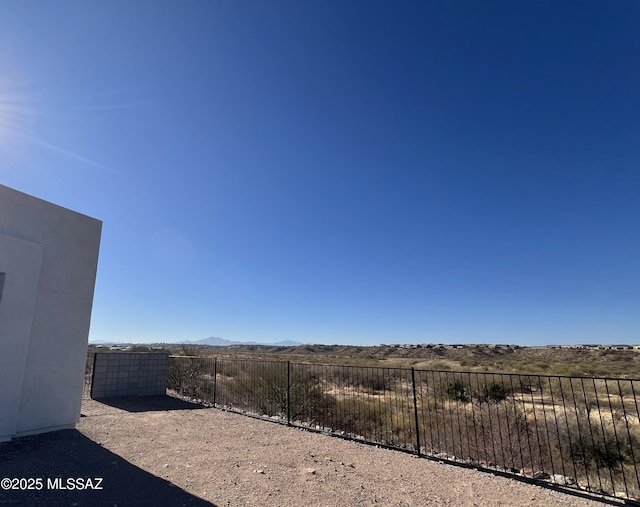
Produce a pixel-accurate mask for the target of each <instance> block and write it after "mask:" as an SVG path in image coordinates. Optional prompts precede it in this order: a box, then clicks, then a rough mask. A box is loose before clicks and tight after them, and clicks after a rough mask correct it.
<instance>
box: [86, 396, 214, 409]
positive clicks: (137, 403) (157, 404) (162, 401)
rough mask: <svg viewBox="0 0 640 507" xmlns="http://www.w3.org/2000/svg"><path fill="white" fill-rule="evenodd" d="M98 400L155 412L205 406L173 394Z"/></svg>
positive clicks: (111, 405) (117, 405)
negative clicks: (175, 396)
mask: <svg viewBox="0 0 640 507" xmlns="http://www.w3.org/2000/svg"><path fill="white" fill-rule="evenodd" d="M96 401H98V402H100V403H102V404H104V405H109V406H110V407H115V408H119V409H121V410H126V411H127V412H154V411H160V410H196V409H200V408H205V407H203V406H202V405H198V404H197V403H190V402H188V401H184V400H181V399H178V398H174V397H173V396H167V395H159V396H118V397H115V398H98V399H96Z"/></svg>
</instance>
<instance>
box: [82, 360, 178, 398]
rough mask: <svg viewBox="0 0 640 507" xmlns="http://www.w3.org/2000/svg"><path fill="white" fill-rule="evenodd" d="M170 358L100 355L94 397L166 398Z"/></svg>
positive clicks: (95, 373)
mask: <svg viewBox="0 0 640 507" xmlns="http://www.w3.org/2000/svg"><path fill="white" fill-rule="evenodd" d="M168 368H169V355H168V354H164V353H153V352H96V354H95V356H94V361H93V379H92V382H91V397H92V398H94V399H101V398H112V397H115V396H154V395H160V394H166V391H167V370H168Z"/></svg>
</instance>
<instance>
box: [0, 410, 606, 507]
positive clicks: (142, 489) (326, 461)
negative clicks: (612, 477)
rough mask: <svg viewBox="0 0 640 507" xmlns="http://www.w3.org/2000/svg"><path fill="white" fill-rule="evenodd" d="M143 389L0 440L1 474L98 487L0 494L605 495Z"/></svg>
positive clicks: (383, 500) (73, 499)
mask: <svg viewBox="0 0 640 507" xmlns="http://www.w3.org/2000/svg"><path fill="white" fill-rule="evenodd" d="M140 400H141V399H137V400H131V399H124V400H118V401H117V402H114V401H111V402H110V405H107V404H104V403H99V402H97V401H94V400H84V401H83V406H82V415H83V417H82V419H81V421H80V423H79V424H78V426H77V430H65V431H60V432H55V433H50V434H48V435H39V436H36V437H26V438H22V439H18V440H16V441H14V442H9V443H5V444H0V476H2V477H7V476H8V477H34V476H37V475H40V476H41V477H44V478H45V481H46V479H47V478H50V477H62V478H67V477H74V476H75V477H79V476H82V477H101V478H103V481H102V484H101V486H102V488H103V489H102V490H83V491H78V490H77V489H76V490H71V491H69V490H67V491H52V490H47V488H44V489H43V490H41V491H28V492H18V491H0V504H3V505H28V506H38V505H47V506H51V505H73V506H81V505H104V506H125V505H195V506H204V505H216V506H254V505H256V506H257V505H260V506H262V505H265V506H286V505H292V506H307V505H308V506H340V507H345V506H352V505H394V506H430V505H438V506H439V505H453V506H487V507H489V506H490V507H494V506H500V505H502V506H527V505H530V506H554V507H555V506H575V507H583V506H584V507H587V506H596V505H602V502H601V501H599V500H598V499H593V498H584V497H580V496H575V495H571V494H567V493H563V492H559V491H555V490H551V489H548V488H543V487H540V486H535V485H531V484H527V483H523V482H520V481H517V480H513V479H508V478H504V477H500V476H494V475H492V474H489V473H485V472H479V471H476V470H471V469H466V468H461V467H456V466H452V465H448V464H442V463H438V462H435V461H432V460H427V459H420V458H417V457H414V456H412V455H410V454H406V453H402V452H398V451H392V450H387V449H382V448H377V447H373V446H369V445H365V444H360V443H356V442H352V441H347V440H343V439H339V438H333V437H329V436H326V435H321V434H317V433H312V432H308V431H304V430H301V429H296V428H289V427H286V426H283V425H279V424H274V423H269V422H266V421H260V420H256V419H253V418H250V417H244V416H242V415H238V414H233V413H228V412H224V411H221V410H216V409H200V408H199V407H198V406H195V405H191V404H188V403H186V402H182V401H180V400H175V399H172V398H165V399H155V401H154V400H150V399H148V400H146V401H145V402H141V401H140ZM609 503H611V502H609ZM614 504H616V503H614Z"/></svg>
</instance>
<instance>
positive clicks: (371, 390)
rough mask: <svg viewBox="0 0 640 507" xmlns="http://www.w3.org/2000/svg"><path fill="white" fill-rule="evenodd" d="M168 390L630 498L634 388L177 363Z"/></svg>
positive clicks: (626, 383) (272, 364) (613, 383)
mask: <svg viewBox="0 0 640 507" xmlns="http://www.w3.org/2000/svg"><path fill="white" fill-rule="evenodd" d="M168 388H169V389H171V390H173V391H175V392H176V393H177V394H179V395H181V396H186V397H189V398H191V399H195V400H197V401H200V402H203V403H208V404H211V405H213V406H217V407H220V408H224V409H227V410H233V411H238V412H242V413H247V414H251V415H254V416H260V417H268V418H270V419H272V420H276V421H280V422H283V423H287V424H290V425H297V426H304V427H310V428H313V429H316V430H321V431H324V432H328V433H333V434H337V435H340V436H344V437H346V438H352V439H356V440H361V441H366V442H370V443H376V444H379V445H384V446H388V447H392V448H396V449H401V450H405V451H409V452H413V453H416V454H418V455H422V456H425V457H433V458H437V459H445V460H448V461H453V462H458V463H464V464H466V465H471V466H474V467H478V468H484V469H490V470H498V471H500V472H503V473H507V474H514V475H518V476H521V477H526V478H529V479H532V480H538V481H544V482H547V483H549V482H551V483H554V484H558V485H561V486H567V487H570V488H575V489H580V490H585V491H590V492H594V493H599V494H603V495H607V496H615V497H618V498H626V499H632V500H638V499H640V477H639V475H640V474H639V471H638V465H639V463H640V447H639V444H640V419H639V414H640V412H639V409H638V397H637V392H638V388H640V381H639V380H629V379H616V378H590V377H589V378H587V377H584V378H583V377H566V376H552V375H524V374H502V373H478V372H457V371H456V372H454V371H432V370H429V371H425V370H414V369H405V368H381V367H359V366H358V367H357V366H334V365H318V364H305V363H291V362H283V361H257V360H247V359H229V358H205V357H178V356H175V357H171V358H170V361H169V380H168Z"/></svg>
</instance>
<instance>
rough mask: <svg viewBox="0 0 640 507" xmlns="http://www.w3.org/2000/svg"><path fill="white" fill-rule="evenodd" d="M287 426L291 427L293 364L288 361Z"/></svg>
mask: <svg viewBox="0 0 640 507" xmlns="http://www.w3.org/2000/svg"><path fill="white" fill-rule="evenodd" d="M287 425H288V426H291V362H290V361H287Z"/></svg>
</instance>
